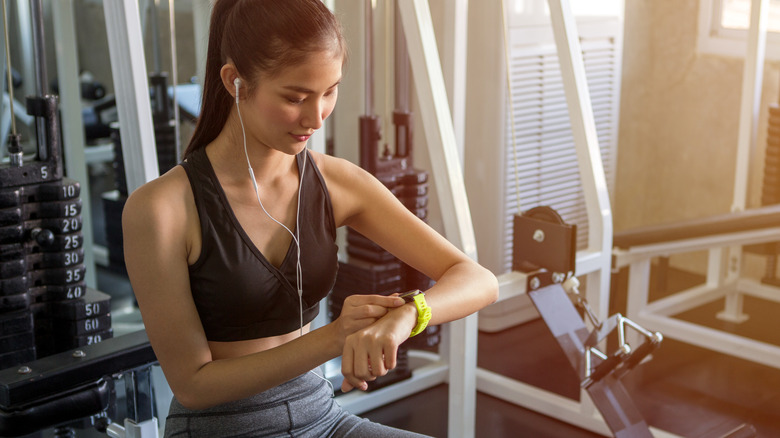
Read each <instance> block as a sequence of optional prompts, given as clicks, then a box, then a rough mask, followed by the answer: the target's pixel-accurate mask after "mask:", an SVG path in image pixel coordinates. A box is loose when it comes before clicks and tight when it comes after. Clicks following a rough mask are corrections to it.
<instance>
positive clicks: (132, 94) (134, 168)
mask: <svg viewBox="0 0 780 438" xmlns="http://www.w3.org/2000/svg"><path fill="white" fill-rule="evenodd" d="M103 11H104V14H105V17H106V32H107V33H108V48H109V55H110V58H111V73H112V75H113V78H114V90H115V94H116V104H117V112H118V114H119V123H120V131H119V133H120V137H121V139H122V157H123V158H124V162H125V173H126V176H127V190H128V192H129V193H132V192H133V191H134V190H135V189H137V188H138V187H140V186H141V185H143V184H144V183H146V182H147V181H150V180H152V179H154V178H156V177H158V176H159V174H160V170H159V168H158V167H157V158H156V157H157V152H156V150H157V149H156V143H155V140H154V126H153V124H152V109H151V102H150V99H149V83H148V82H149V80H148V78H147V71H146V59H145V58H144V46H143V34H142V33H141V20H140V16H139V10H138V3H137V2H136V1H134V0H121V1H109V2H104V3H103Z"/></svg>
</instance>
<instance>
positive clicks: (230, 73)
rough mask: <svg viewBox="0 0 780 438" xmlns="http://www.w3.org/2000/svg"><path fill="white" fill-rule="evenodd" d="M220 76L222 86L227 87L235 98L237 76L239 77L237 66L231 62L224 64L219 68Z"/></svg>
mask: <svg viewBox="0 0 780 438" xmlns="http://www.w3.org/2000/svg"><path fill="white" fill-rule="evenodd" d="M219 77H220V78H221V79H222V86H223V87H225V90H227V92H228V93H229V94H230V95H231V96H233V99H235V98H236V84H235V80H236V78H238V77H239V76H238V70H237V69H236V66H235V65H233V64H232V63H230V62H228V63H227V64H225V65H223V66H222V68H221V69H220V70H219Z"/></svg>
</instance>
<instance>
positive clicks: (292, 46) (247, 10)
mask: <svg viewBox="0 0 780 438" xmlns="http://www.w3.org/2000/svg"><path fill="white" fill-rule="evenodd" d="M319 51H331V52H332V53H334V54H335V55H336V56H342V57H346V44H345V42H344V37H343V35H342V32H341V26H340V25H339V23H338V21H337V20H336V17H334V16H333V14H332V13H331V12H330V10H328V8H327V7H326V6H325V5H324V4H323V3H322V1H321V0H218V1H217V2H216V3H215V4H214V8H213V10H212V13H211V24H210V26H209V45H208V53H207V55H206V71H205V76H204V80H203V93H202V96H201V105H200V116H199V117H198V122H197V125H196V126H195V132H194V133H193V135H192V139H191V140H190V143H189V145H188V146H187V150H186V151H185V152H184V156H185V157H187V156H188V155H189V154H190V153H192V152H193V151H195V150H196V149H200V148H202V147H205V146H206V145H207V144H209V143H210V142H212V141H213V140H214V139H215V138H216V137H217V135H218V134H219V133H220V131H221V130H222V128H223V126H224V125H225V121H227V118H228V115H229V114H230V111H231V107H232V105H233V103H234V100H233V97H232V96H231V95H230V93H228V91H227V90H226V89H225V87H224V86H223V84H222V78H221V77H220V70H221V69H222V66H223V65H225V63H227V62H228V60H230V61H231V62H232V63H233V64H234V65H235V66H236V69H237V70H238V72H239V74H240V76H241V78H242V80H243V83H244V84H246V87H247V89H248V93H249V94H251V92H252V87H253V85H254V84H255V83H256V80H257V78H258V76H260V75H261V74H262V75H264V76H270V77H273V76H274V75H276V74H278V73H279V72H281V71H282V70H283V69H284V68H286V67H290V66H293V65H296V64H299V63H301V62H303V61H304V60H305V59H306V57H307V56H308V55H310V54H311V53H313V52H319Z"/></svg>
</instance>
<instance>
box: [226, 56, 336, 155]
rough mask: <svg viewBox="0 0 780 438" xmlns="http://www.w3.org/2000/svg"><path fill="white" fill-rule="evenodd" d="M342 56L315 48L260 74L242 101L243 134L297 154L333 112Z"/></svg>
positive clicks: (266, 144) (286, 151) (267, 144)
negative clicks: (273, 71) (280, 67)
mask: <svg viewBox="0 0 780 438" xmlns="http://www.w3.org/2000/svg"><path fill="white" fill-rule="evenodd" d="M341 66H342V59H341V57H340V56H334V55H333V54H332V53H331V52H315V53H312V54H311V55H310V56H308V57H307V58H306V60H305V61H304V62H303V63H301V64H298V65H294V66H291V67H287V68H286V69H284V70H282V71H281V72H279V73H278V74H276V75H275V76H273V77H268V76H265V75H260V76H259V79H258V80H257V83H256V84H255V89H254V92H253V93H252V95H251V96H249V98H248V99H246V100H245V101H244V102H246V103H245V104H242V107H241V109H242V111H243V110H244V108H245V107H246V108H247V109H248V110H249V111H247V112H248V113H249V114H247V115H246V116H244V117H245V122H247V123H246V125H247V134H248V135H251V136H253V137H254V140H256V141H258V142H260V143H261V144H263V145H265V146H267V147H269V148H272V149H276V150H279V151H282V152H285V153H290V154H297V153H298V152H300V151H302V150H303V148H304V147H306V142H307V141H308V140H309V137H311V135H312V134H313V133H314V131H316V130H317V129H320V128H321V127H322V125H323V122H324V121H325V119H326V118H327V117H328V116H329V115H330V113H331V112H333V108H334V106H335V105H336V98H337V96H338V85H339V82H340V81H341Z"/></svg>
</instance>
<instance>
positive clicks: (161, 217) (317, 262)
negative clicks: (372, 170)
mask: <svg viewBox="0 0 780 438" xmlns="http://www.w3.org/2000/svg"><path fill="white" fill-rule="evenodd" d="M345 56H346V47H345V43H344V39H343V36H342V34H341V30H340V27H339V25H338V23H337V21H336V19H335V18H334V16H333V15H332V14H331V13H330V11H329V10H328V9H327V8H326V7H324V6H323V5H322V3H321V2H320V1H319V0H295V1H292V0H219V1H217V2H216V3H215V5H214V7H213V12H212V18H211V27H210V34H209V47H208V57H207V64H206V74H205V82H204V90H203V101H202V105H201V116H200V119H199V121H198V125H197V127H196V130H195V133H194V134H193V138H192V140H191V142H190V144H189V146H188V148H187V151H186V152H185V162H184V163H182V165H180V166H177V167H175V168H174V169H172V170H171V171H169V172H167V173H166V174H165V175H162V176H161V177H160V178H158V179H156V180H154V181H151V182H149V183H148V184H146V185H144V186H142V187H140V188H139V189H138V190H136V191H135V192H134V193H133V194H132V195H131V196H130V197H129V199H128V200H127V204H126V206H125V209H124V213H123V227H124V236H125V243H124V244H125V259H126V264H127V270H128V273H129V276H130V280H131V283H132V285H133V290H134V291H135V294H136V298H137V300H138V305H139V307H140V310H141V314H142V316H143V319H144V324H145V327H146V331H147V334H148V336H149V340H150V342H151V344H152V347H153V348H154V351H155V353H156V354H157V358H158V360H159V362H160V365H161V367H162V369H163V372H164V373H165V376H166V378H167V380H168V383H169V384H170V386H171V389H172V390H173V394H174V397H175V398H174V400H173V402H172V404H171V411H170V414H169V417H168V419H167V421H166V435H168V436H175V435H179V434H186V435H187V436H191V435H192V434H194V435H198V436H209V437H214V436H222V435H229V436H266V435H269V436H275V435H283V436H312V437H321V436H347V435H349V436H356V437H365V436H388V437H392V436H416V434H411V433H408V432H403V431H398V430H395V429H391V428H387V427H384V426H380V425H377V424H374V423H371V422H369V421H366V420H362V419H360V418H358V417H355V416H353V415H349V414H347V413H345V412H343V411H341V410H340V408H339V406H338V405H337V404H336V403H334V402H333V400H332V398H331V396H332V390H331V389H330V388H329V387H328V385H326V382H325V380H324V379H323V378H322V376H321V373H319V370H318V367H319V366H320V365H322V364H323V363H324V362H326V361H328V360H330V359H333V358H335V357H338V356H340V355H341V356H342V363H343V365H342V373H343V374H344V383H343V385H342V390H344V391H349V390H351V389H353V388H358V389H362V390H365V389H366V387H367V383H366V382H368V381H372V380H374V379H376V378H377V377H378V376H382V375H384V374H386V373H387V372H388V370H391V369H393V368H394V367H395V361H396V351H397V347H398V345H399V344H400V343H401V342H403V341H404V340H406V339H407V338H408V337H409V336H410V335H411V333H412V331H413V330H415V329H419V328H420V324H421V323H423V322H422V321H421V320H418V316H419V315H420V314H421V311H420V310H419V309H418V306H417V305H416V303H415V302H413V301H412V300H408V301H412V302H407V300H405V299H402V298H400V297H397V296H392V297H387V296H378V295H355V296H351V297H349V298H348V299H347V300H346V301H345V303H344V307H343V310H342V312H341V314H340V315H339V317H338V318H337V319H336V320H335V321H333V322H331V323H330V324H327V325H325V326H324V327H321V328H319V329H316V330H310V322H311V320H312V319H313V318H314V317H315V316H316V313H317V309H318V302H319V301H320V300H321V299H322V298H324V297H325V296H326V295H327V293H328V292H329V291H330V289H331V287H332V286H333V283H334V281H335V276H336V271H337V268H338V261H337V256H336V251H337V247H336V244H335V238H336V228H337V227H340V226H344V225H348V226H350V227H352V228H354V229H355V230H356V231H358V232H360V233H361V234H363V235H365V236H367V237H368V238H370V239H372V240H373V241H375V242H377V243H378V244H380V245H381V246H383V247H384V248H386V249H387V250H388V251H390V252H392V253H393V254H395V255H396V256H397V257H399V258H400V259H401V260H403V261H404V262H406V263H408V264H409V265H411V266H413V267H415V268H416V269H418V270H419V271H421V272H423V273H424V274H426V275H428V276H429V277H431V278H433V279H435V280H436V284H435V286H433V287H431V288H430V289H429V290H428V291H425V295H424V299H425V301H426V302H427V305H428V307H429V308H430V310H431V312H432V317H431V318H430V324H440V323H443V322H447V321H451V320H454V319H457V318H461V317H464V316H466V315H468V314H471V313H473V312H475V311H477V310H479V309H480V308H482V307H484V306H486V305H487V304H489V303H491V302H493V301H495V299H496V296H497V282H496V279H495V277H494V276H493V275H492V274H491V273H490V272H489V271H487V270H486V269H484V268H482V267H480V266H479V265H478V264H476V263H475V262H473V261H472V260H470V259H469V258H468V257H466V256H465V255H464V254H463V253H461V252H459V251H458V250H457V249H456V248H454V247H453V246H452V245H451V244H450V243H448V242H447V241H446V240H445V239H444V238H442V237H441V236H440V235H439V234H437V233H436V232H435V231H433V230H432V229H430V228H429V227H428V226H427V225H425V224H424V223H423V222H422V221H420V220H419V219H417V218H416V217H415V216H414V215H413V214H411V213H410V212H409V211H408V210H407V209H406V208H405V207H404V206H403V205H402V204H401V203H400V202H399V201H398V200H397V199H396V198H395V197H394V196H393V195H392V194H391V193H390V192H389V191H388V190H387V189H386V188H385V187H384V186H383V185H382V184H381V183H380V182H378V181H377V180H376V179H375V178H374V177H373V176H371V175H370V174H368V173H367V172H365V171H364V170H362V169H361V168H359V167H357V166H355V165H353V164H351V163H350V162H348V161H345V160H342V159H339V158H335V157H331V156H327V155H323V154H318V153H315V152H309V151H308V150H307V149H306V142H307V140H308V139H309V137H310V136H311V134H312V133H313V132H314V131H316V130H317V129H319V128H320V127H322V124H323V121H324V120H325V118H327V117H328V115H330V113H331V111H332V110H333V107H334V105H335V104H336V97H337V94H338V86H339V82H340V80H341V76H342V67H343V64H344V60H345ZM395 230H403V232H402V233H398V232H396V231H395ZM356 292H359V291H356ZM418 298H421V297H418ZM423 325H424V324H423Z"/></svg>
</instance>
